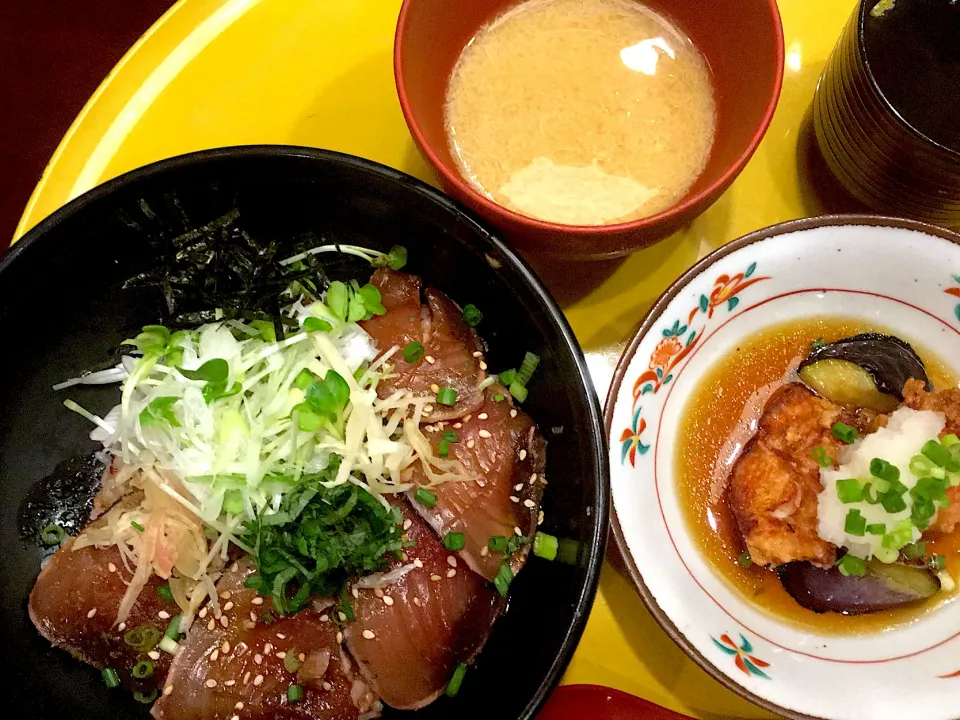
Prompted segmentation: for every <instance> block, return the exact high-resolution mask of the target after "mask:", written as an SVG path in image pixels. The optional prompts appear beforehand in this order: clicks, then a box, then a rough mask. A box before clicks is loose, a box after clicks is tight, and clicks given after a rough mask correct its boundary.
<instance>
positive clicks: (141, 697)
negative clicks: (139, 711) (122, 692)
mask: <svg viewBox="0 0 960 720" xmlns="http://www.w3.org/2000/svg"><path fill="white" fill-rule="evenodd" d="M159 695H160V693H159V691H158V690H157V689H156V688H154V689H153V690H151V691H150V692H148V693H145V692H142V691H140V690H134V691H133V699H134V700H136V701H137V702H138V703H143V704H144V705H149V704H150V703H152V702H153V701H154V700H156V699H157V697H158V696H159Z"/></svg>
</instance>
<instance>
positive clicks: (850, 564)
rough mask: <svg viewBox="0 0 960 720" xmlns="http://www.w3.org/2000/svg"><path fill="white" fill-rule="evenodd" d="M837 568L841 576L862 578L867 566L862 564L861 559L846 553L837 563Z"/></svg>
mask: <svg viewBox="0 0 960 720" xmlns="http://www.w3.org/2000/svg"><path fill="white" fill-rule="evenodd" d="M837 567H838V568H840V573H841V574H842V575H859V576H861V577H862V576H864V575H866V574H867V565H866V563H864V561H863V559H862V558H858V557H857V556H855V555H851V554H850V553H847V554H846V555H844V556H843V557H842V558H840V562H839V563H837Z"/></svg>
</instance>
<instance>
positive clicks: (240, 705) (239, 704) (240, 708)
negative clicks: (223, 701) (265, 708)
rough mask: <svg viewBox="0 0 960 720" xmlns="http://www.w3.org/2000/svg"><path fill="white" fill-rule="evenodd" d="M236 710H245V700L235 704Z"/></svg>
mask: <svg viewBox="0 0 960 720" xmlns="http://www.w3.org/2000/svg"><path fill="white" fill-rule="evenodd" d="M233 709H234V710H243V700H240V701H239V702H238V703H237V704H236V705H234V706H233Z"/></svg>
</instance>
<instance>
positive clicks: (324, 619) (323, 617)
mask: <svg viewBox="0 0 960 720" xmlns="http://www.w3.org/2000/svg"><path fill="white" fill-rule="evenodd" d="M329 620H330V616H329V615H321V616H320V622H329Z"/></svg>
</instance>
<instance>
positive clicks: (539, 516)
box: [537, 510, 543, 525]
mask: <svg viewBox="0 0 960 720" xmlns="http://www.w3.org/2000/svg"><path fill="white" fill-rule="evenodd" d="M537 525H543V510H541V511H540V512H539V513H538V514H537Z"/></svg>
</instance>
